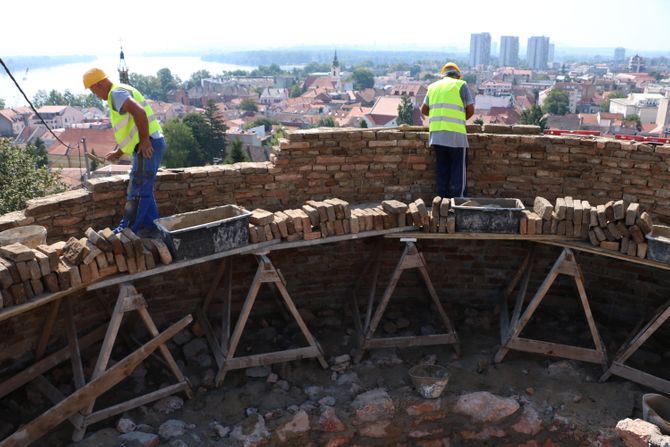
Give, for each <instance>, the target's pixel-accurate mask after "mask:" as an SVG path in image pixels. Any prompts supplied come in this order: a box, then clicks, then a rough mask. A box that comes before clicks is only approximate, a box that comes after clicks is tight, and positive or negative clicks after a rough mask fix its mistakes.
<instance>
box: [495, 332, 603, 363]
mask: <svg viewBox="0 0 670 447" xmlns="http://www.w3.org/2000/svg"><path fill="white" fill-rule="evenodd" d="M507 348H509V349H514V350H516V351H524V352H532V353H535V354H544V355H551V356H555V357H563V358H567V359H572V360H579V361H582V362H589V363H603V361H605V356H604V355H603V354H602V353H600V352H598V351H596V350H595V349H589V348H580V347H578V346H570V345H563V344H560V343H551V342H548V341H540V340H530V339H527V338H512V339H511V340H509V341H508V342H507Z"/></svg>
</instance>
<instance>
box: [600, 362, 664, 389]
mask: <svg viewBox="0 0 670 447" xmlns="http://www.w3.org/2000/svg"><path fill="white" fill-rule="evenodd" d="M609 372H610V373H612V374H614V375H617V376H619V377H623V378H624V379H628V380H630V381H633V382H635V383H639V384H641V385H645V386H648V387H650V388H654V389H655V390H658V391H660V392H662V393H665V394H670V381H668V380H664V379H661V378H660V377H656V376H652V375H651V374H648V373H646V372H644V371H640V370H639V369H635V368H631V367H630V366H627V365H624V364H623V363H620V362H613V363H612V366H611V367H610V369H609Z"/></svg>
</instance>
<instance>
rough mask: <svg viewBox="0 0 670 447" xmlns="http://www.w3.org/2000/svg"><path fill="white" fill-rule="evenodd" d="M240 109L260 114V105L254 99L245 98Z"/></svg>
mask: <svg viewBox="0 0 670 447" xmlns="http://www.w3.org/2000/svg"><path fill="white" fill-rule="evenodd" d="M240 109H242V110H243V111H245V112H248V113H256V112H258V105H257V104H256V101H254V100H253V99H251V98H244V99H243V100H242V102H241V103H240Z"/></svg>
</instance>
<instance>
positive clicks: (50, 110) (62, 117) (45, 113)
mask: <svg viewBox="0 0 670 447" xmlns="http://www.w3.org/2000/svg"><path fill="white" fill-rule="evenodd" d="M37 111H38V112H39V114H40V116H41V117H42V119H44V121H45V122H46V123H47V125H48V126H49V127H51V128H52V129H64V128H67V127H72V126H73V125H75V124H79V123H83V122H84V114H83V113H82V112H81V110H78V109H75V108H74V107H70V106H43V107H40V108H39V109H37ZM31 123H32V124H41V123H42V122H41V121H40V119H39V118H38V117H37V116H33V117H32V118H31Z"/></svg>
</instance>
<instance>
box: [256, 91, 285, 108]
mask: <svg viewBox="0 0 670 447" xmlns="http://www.w3.org/2000/svg"><path fill="white" fill-rule="evenodd" d="M287 99H288V90H287V89H285V88H270V87H267V88H265V89H264V90H263V92H262V93H261V97H260V103H261V104H267V105H270V104H277V103H280V102H282V101H286V100H287Z"/></svg>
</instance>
